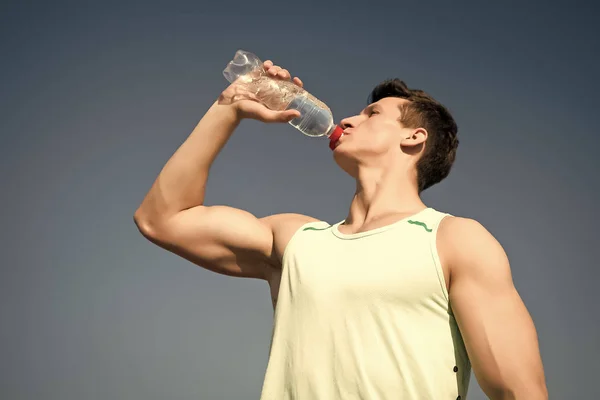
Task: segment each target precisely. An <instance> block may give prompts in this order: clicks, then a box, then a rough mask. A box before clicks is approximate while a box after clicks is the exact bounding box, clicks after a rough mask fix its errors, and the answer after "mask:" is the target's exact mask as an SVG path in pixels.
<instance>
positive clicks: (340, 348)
mask: <svg viewBox="0 0 600 400" xmlns="http://www.w3.org/2000/svg"><path fill="white" fill-rule="evenodd" d="M264 67H265V69H266V70H267V72H268V73H269V74H270V75H271V76H272V77H273V78H275V79H284V80H289V79H291V76H290V74H289V72H288V71H287V70H285V69H282V68H280V67H278V66H276V65H273V63H272V62H270V61H266V62H265V63H264ZM292 81H293V82H294V83H295V84H297V85H299V86H302V85H303V84H302V81H301V80H300V79H298V78H294V79H293V80H292ZM240 89H241V87H240V86H239V84H237V83H235V82H234V83H233V84H232V85H230V86H229V87H228V88H227V89H226V90H225V91H224V92H223V93H222V94H221V96H220V97H219V99H218V100H217V101H215V103H214V104H213V105H212V106H211V107H210V109H209V110H208V111H207V113H206V114H205V115H204V117H203V118H202V119H201V121H200V122H199V123H198V125H197V126H196V128H195V129H194V130H193V132H192V133H191V135H190V136H189V137H188V139H187V140H186V141H185V142H184V143H183V144H182V145H181V147H180V148H179V149H178V150H177V151H176V152H175V154H174V155H173V156H172V157H171V159H170V160H169V161H168V162H167V164H166V165H165V166H164V168H163V169H162V171H161V172H160V174H159V176H158V178H157V179H156V181H155V182H154V184H153V185H152V187H151V189H150V191H149V193H148V194H147V195H146V197H145V199H144V200H143V202H142V204H141V205H140V207H139V208H138V210H137V211H136V213H135V216H134V220H135V223H136V224H137V226H138V228H139V230H140V232H141V233H142V234H143V235H144V236H145V237H146V238H148V239H149V240H150V241H152V242H153V243H155V244H157V245H159V246H161V247H163V248H165V249H167V250H169V251H171V252H173V253H175V254H177V255H179V256H181V257H183V258H185V259H187V260H189V261H191V262H193V263H195V264H197V265H199V266H201V267H204V268H206V269H209V270H212V271H214V272H217V273H220V274H225V275H230V276H236V277H246V278H258V279H264V280H266V281H267V282H268V283H269V286H270V288H271V296H272V299H273V306H274V308H275V314H274V329H273V338H272V344H271V350H270V357H269V362H268V366H267V370H266V374H265V381H264V384H263V389H262V396H261V399H263V400H291V399H299V400H333V399H345V400H346V399H364V400H367V399H368V400H370V399H405V400H409V399H415V400H417V399H418V400H424V399H432V400H441V399H465V398H466V395H467V388H468V385H469V376H470V371H471V367H472V368H473V371H474V373H475V376H476V378H477V381H478V383H479V384H480V386H481V387H482V389H483V391H484V392H485V393H486V394H487V395H488V396H489V397H490V398H492V399H526V400H536V399H546V398H547V397H548V394H547V390H546V384H545V377H544V371H543V366H542V361H541V357H540V353H539V346H538V340H537V333H536V330H535V327H534V324H533V321H532V319H531V317H530V315H529V313H528V311H527V309H526V307H525V305H524V304H523V301H522V300H521V298H520V296H519V294H518V292H517V290H516V289H515V287H514V284H513V281H512V277H511V271H510V267H509V262H508V260H507V256H506V254H505V252H504V250H503V248H502V247H501V245H500V244H499V243H498V241H497V240H496V239H495V238H494V237H493V236H492V235H491V234H490V233H489V232H488V231H487V230H486V229H485V228H484V227H483V226H482V225H481V224H479V223H478V222H477V221H475V220H472V219H468V218H459V217H454V216H452V215H449V214H447V213H444V212H440V211H437V210H435V209H433V208H431V207H427V206H426V205H425V204H424V203H423V202H422V200H421V198H420V194H421V192H422V191H423V190H425V189H427V188H429V187H430V186H432V185H434V184H436V183H438V182H440V181H441V180H442V179H444V178H445V177H446V176H447V175H448V173H449V172H450V168H451V166H452V163H453V161H454V158H455V153H456V148H457V146H458V139H457V137H456V136H457V126H456V123H455V122H454V119H453V118H452V116H451V115H450V113H449V112H448V111H447V109H446V108H445V107H444V106H442V105H441V104H440V103H439V102H437V101H436V100H435V99H433V98H432V97H431V96H429V95H428V94H426V93H425V92H423V91H420V90H413V89H409V88H408V87H407V86H406V85H405V83H404V82H402V81H400V80H397V79H395V80H388V81H385V82H382V83H381V84H380V85H378V86H377V87H376V88H375V89H374V90H373V91H372V93H371V96H370V101H369V105H368V107H366V108H365V109H364V110H363V111H362V112H361V113H360V114H358V115H355V116H352V117H348V118H346V119H344V120H342V121H341V122H340V126H341V127H342V128H343V130H344V134H343V136H342V137H341V138H340V139H339V140H338V141H337V142H336V143H335V148H334V150H333V158H334V160H335V162H336V163H337V165H338V166H339V167H340V168H342V169H343V170H344V171H345V172H346V173H348V174H350V176H352V177H353V178H354V179H355V180H356V192H355V194H354V196H353V198H352V200H351V202H350V209H349V211H348V215H347V217H346V218H345V220H343V221H341V222H338V223H335V224H329V223H327V222H324V221H320V220H317V219H315V218H311V217H309V216H306V215H299V214H278V215H271V216H268V217H265V218H256V217H255V216H254V215H252V214H251V213H249V212H246V211H242V210H239V209H234V208H230V207H225V206H206V205H204V191H205V186H206V181H207V178H208V173H209V170H210V167H211V165H212V163H213V162H214V160H215V158H216V157H217V155H218V154H219V152H220V151H221V149H222V148H223V147H224V146H225V143H226V142H227V141H228V140H229V138H230V137H231V135H232V133H233V132H234V130H235V129H236V127H237V126H238V125H239V123H240V121H241V120H242V119H244V118H252V119H256V120H259V121H263V122H280V123H285V122H288V121H290V120H291V119H293V118H295V117H298V116H299V115H300V114H299V113H298V112H297V111H293V110H288V111H281V112H277V111H272V110H269V109H267V108H266V107H264V106H263V105H261V104H260V103H258V102H255V101H252V100H248V99H244V98H243V97H240V96H238V94H239V93H240Z"/></svg>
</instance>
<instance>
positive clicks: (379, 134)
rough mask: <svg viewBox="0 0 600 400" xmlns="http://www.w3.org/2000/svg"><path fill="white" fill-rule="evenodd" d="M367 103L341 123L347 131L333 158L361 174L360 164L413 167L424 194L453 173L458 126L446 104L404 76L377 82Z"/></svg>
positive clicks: (349, 169) (354, 174)
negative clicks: (412, 84)
mask: <svg viewBox="0 0 600 400" xmlns="http://www.w3.org/2000/svg"><path fill="white" fill-rule="evenodd" d="M368 103H369V105H368V106H367V107H366V108H365V109H364V110H363V111H362V112H361V113H360V114H358V115H355V116H353V117H348V118H345V119H343V120H342V121H341V122H340V126H341V127H342V128H343V129H344V132H345V133H344V136H343V137H342V138H341V139H340V141H339V144H338V146H337V147H336V149H335V151H334V158H335V159H336V161H337V163H338V164H339V165H340V166H341V167H342V168H343V169H344V170H345V171H346V172H348V173H349V174H350V175H352V176H354V177H356V174H357V171H358V168H359V167H360V166H367V167H382V168H390V167H393V166H394V165H397V164H399V165H403V166H409V167H411V168H412V169H413V170H414V171H415V172H416V174H415V175H416V181H417V185H418V191H419V193H420V192H422V191H423V190H425V189H427V188H429V187H430V186H432V185H434V184H436V183H438V182H440V181H441V180H443V179H444V178H446V176H448V174H449V173H450V169H451V167H452V164H453V162H454V158H455V155H456V149H457V147H458V138H457V130H458V128H457V126H456V122H455V121H454V118H452V115H450V113H449V112H448V110H447V109H446V108H445V107H444V106H443V105H442V104H440V103H439V102H437V101H436V100H435V99H434V98H433V97H431V96H429V95H428V94H427V93H425V92H423V91H422V90H416V89H409V88H408V87H407V86H406V84H405V83H404V82H403V81H401V80H399V79H393V80H386V81H384V82H382V83H380V84H379V85H377V87H375V88H374V89H373V91H372V92H371V94H370V95H369V99H368Z"/></svg>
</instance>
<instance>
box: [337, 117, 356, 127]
mask: <svg viewBox="0 0 600 400" xmlns="http://www.w3.org/2000/svg"><path fill="white" fill-rule="evenodd" d="M340 127H341V128H342V129H346V128H354V125H353V124H352V117H346V118H344V119H343V120H341V121H340Z"/></svg>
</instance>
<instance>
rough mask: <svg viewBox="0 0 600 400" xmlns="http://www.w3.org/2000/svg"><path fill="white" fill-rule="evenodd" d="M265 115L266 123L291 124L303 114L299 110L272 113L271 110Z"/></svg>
mask: <svg viewBox="0 0 600 400" xmlns="http://www.w3.org/2000/svg"><path fill="white" fill-rule="evenodd" d="M267 114H268V115H265V117H266V118H265V120H266V121H265V122H290V121H291V120H293V119H294V118H298V117H299V116H300V115H301V114H300V111H297V110H286V111H272V110H269V112H268V113H267Z"/></svg>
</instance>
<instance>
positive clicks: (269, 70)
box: [267, 65, 281, 76]
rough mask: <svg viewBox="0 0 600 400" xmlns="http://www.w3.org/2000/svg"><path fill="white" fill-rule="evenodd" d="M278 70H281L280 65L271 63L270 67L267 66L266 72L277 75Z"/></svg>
mask: <svg viewBox="0 0 600 400" xmlns="http://www.w3.org/2000/svg"><path fill="white" fill-rule="evenodd" d="M280 70H281V67H278V66H277V65H273V66H272V67H271V68H269V69H268V70H267V73H268V74H269V75H272V76H277V74H278V73H279V71H280Z"/></svg>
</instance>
